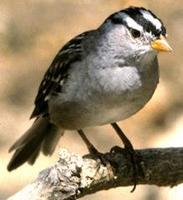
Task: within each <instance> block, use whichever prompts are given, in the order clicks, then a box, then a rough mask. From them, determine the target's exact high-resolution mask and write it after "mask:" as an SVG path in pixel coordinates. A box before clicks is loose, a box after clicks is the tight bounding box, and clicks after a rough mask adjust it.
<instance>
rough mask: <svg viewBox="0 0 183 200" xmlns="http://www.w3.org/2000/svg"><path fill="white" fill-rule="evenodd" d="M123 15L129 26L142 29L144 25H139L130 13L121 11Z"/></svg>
mask: <svg viewBox="0 0 183 200" xmlns="http://www.w3.org/2000/svg"><path fill="white" fill-rule="evenodd" d="M120 15H122V18H123V19H124V21H125V22H126V24H127V26H128V27H130V28H133V29H136V30H138V31H142V30H143V27H142V26H141V25H139V24H138V23H137V22H136V21H135V20H134V19H132V18H131V17H130V16H129V15H127V14H126V13H120Z"/></svg>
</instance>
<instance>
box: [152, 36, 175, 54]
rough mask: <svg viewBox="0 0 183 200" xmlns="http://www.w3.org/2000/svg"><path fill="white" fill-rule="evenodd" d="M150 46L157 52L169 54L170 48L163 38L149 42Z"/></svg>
mask: <svg viewBox="0 0 183 200" xmlns="http://www.w3.org/2000/svg"><path fill="white" fill-rule="evenodd" d="M151 46H152V48H153V49H155V50H157V51H164V52H171V51H172V48H171V47H170V45H169V44H168V42H167V40H166V38H165V37H164V36H162V35H161V36H160V39H157V40H154V41H152V42H151Z"/></svg>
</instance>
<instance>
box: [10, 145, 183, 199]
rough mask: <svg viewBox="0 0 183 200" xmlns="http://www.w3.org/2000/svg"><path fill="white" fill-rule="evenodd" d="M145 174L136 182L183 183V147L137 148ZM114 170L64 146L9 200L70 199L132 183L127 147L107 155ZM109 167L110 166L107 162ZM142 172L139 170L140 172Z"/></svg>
mask: <svg viewBox="0 0 183 200" xmlns="http://www.w3.org/2000/svg"><path fill="white" fill-rule="evenodd" d="M136 152H137V154H138V155H139V156H140V157H141V163H140V164H141V167H142V168H143V171H144V176H142V175H139V176H138V183H137V184H148V185H157V186H170V187H173V186H175V185H177V184H180V183H183V148H164V149H158V148H156V149H143V150H136ZM104 156H105V157H106V159H107V160H109V161H110V163H111V166H112V168H111V169H112V170H111V169H110V170H109V167H106V166H104V165H103V164H102V163H101V161H100V159H98V158H96V157H92V155H86V156H84V157H83V158H82V157H81V156H78V155H75V154H72V153H70V152H68V151H67V150H65V149H63V150H62V151H61V152H60V158H59V161H58V162H57V163H56V164H55V165H54V166H52V167H49V168H47V169H45V170H43V171H42V172H40V174H39V176H38V177H37V179H36V180H35V181H34V182H33V183H31V184H29V185H27V186H26V187H25V188H23V189H22V190H21V191H19V192H18V193H16V194H14V195H13V196H11V197H10V198H9V200H20V199H21V200H24V199H25V200H42V199H44V200H68V199H78V198H80V197H83V196H85V195H87V194H91V193H95V192H97V191H100V190H107V189H110V188H115V187H119V186H130V185H131V186H133V184H134V179H133V177H134V176H133V168H132V166H131V162H130V159H129V156H128V155H127V153H126V151H125V150H124V149H120V150H119V149H118V150H113V151H111V152H109V153H106V154H104ZM107 166H108V165H107ZM139 174H140V173H139Z"/></svg>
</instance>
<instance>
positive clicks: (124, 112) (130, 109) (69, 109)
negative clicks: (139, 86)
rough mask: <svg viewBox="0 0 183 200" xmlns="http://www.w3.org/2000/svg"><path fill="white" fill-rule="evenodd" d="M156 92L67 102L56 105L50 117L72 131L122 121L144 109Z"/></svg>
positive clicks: (57, 123)
mask: <svg viewBox="0 0 183 200" xmlns="http://www.w3.org/2000/svg"><path fill="white" fill-rule="evenodd" d="M154 90H155V87H154V89H153V90H149V89H147V91H141V90H138V91H136V92H135V91H133V95H131V94H129V93H126V94H125V95H124V94H123V95H122V96H121V97H120V96H119V97H115V98H114V99H113V98H112V99H111V100H110V98H101V97H98V98H97V97H96V96H95V99H96V98H97V99H98V101H95V100H94V99H92V98H91V99H88V100H87V102H81V101H78V102H77V101H75V102H65V103H62V105H60V104H59V103H58V104H56V103H54V107H52V111H51V112H50V113H52V114H51V115H50V117H51V120H52V121H53V122H54V123H55V124H56V125H58V126H60V127H62V128H64V129H71V130H73V129H81V128H85V127H90V126H98V125H104V124H108V123H112V122H115V121H120V120H123V119H126V118H128V117H130V116H131V115H133V114H134V113H136V112H137V111H139V110H140V109H141V108H142V107H144V105H145V104H146V103H147V102H148V100H149V99H150V98H151V96H152V94H153V93H154ZM111 97H112V95H111ZM106 99H108V101H106ZM109 100H110V101H109ZM94 101H95V102H94ZM58 102H59V101H58ZM56 105H57V106H56Z"/></svg>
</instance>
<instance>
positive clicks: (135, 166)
mask: <svg viewBox="0 0 183 200" xmlns="http://www.w3.org/2000/svg"><path fill="white" fill-rule="evenodd" d="M122 151H123V152H124V151H125V152H126V153H125V154H124V155H125V156H126V158H127V159H128V160H130V162H131V166H132V173H133V181H134V185H133V188H132V190H131V192H134V191H135V189H136V185H137V183H138V177H139V176H140V177H144V170H143V168H142V164H141V163H142V157H141V156H140V155H139V154H138V153H137V152H136V151H135V150H134V149H133V148H128V147H126V148H125V149H122V148H120V147H118V146H115V147H113V148H112V149H111V152H113V153H114V152H122Z"/></svg>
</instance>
